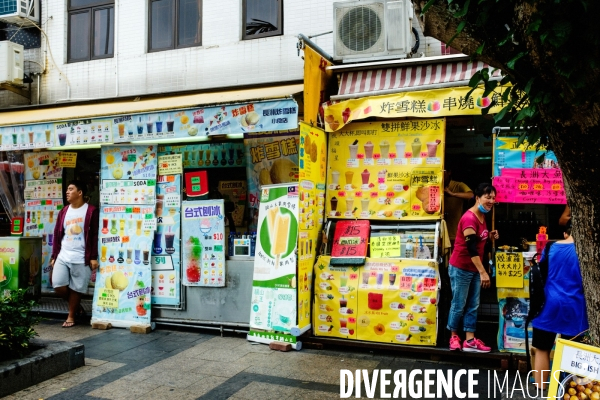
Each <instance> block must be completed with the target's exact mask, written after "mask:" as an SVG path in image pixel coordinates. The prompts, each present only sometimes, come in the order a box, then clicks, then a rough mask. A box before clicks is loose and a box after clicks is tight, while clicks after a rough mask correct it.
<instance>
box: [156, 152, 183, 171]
mask: <svg viewBox="0 0 600 400" xmlns="http://www.w3.org/2000/svg"><path fill="white" fill-rule="evenodd" d="M181 173H183V166H182V162H181V154H170V155H166V156H159V157H158V174H159V175H177V174H181Z"/></svg>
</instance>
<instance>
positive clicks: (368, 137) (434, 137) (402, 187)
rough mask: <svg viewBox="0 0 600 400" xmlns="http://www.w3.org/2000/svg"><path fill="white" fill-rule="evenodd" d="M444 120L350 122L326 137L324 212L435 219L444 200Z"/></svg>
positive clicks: (335, 215)
mask: <svg viewBox="0 0 600 400" xmlns="http://www.w3.org/2000/svg"><path fill="white" fill-rule="evenodd" d="M445 132H446V121H445V119H444V118H435V119H418V120H403V121H392V122H387V121H382V122H362V123H353V124H349V125H347V126H346V127H344V128H343V129H341V130H340V131H339V132H335V133H332V134H330V136H329V142H330V143H329V154H328V162H329V166H328V181H327V182H328V187H327V202H326V206H327V215H328V216H329V217H330V218H347V219H356V218H361V219H371V220H375V219H376V220H386V221H398V220H400V219H410V220H418V219H437V218H439V217H440V213H441V204H442V202H443V192H444V190H443V186H442V185H443V183H442V177H443V174H442V168H443V165H444V145H445Z"/></svg>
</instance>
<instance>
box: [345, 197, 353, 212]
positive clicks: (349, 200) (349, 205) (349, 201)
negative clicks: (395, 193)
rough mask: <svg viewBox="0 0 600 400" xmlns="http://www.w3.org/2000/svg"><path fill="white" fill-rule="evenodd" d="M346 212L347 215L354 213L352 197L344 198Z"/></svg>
mask: <svg viewBox="0 0 600 400" xmlns="http://www.w3.org/2000/svg"><path fill="white" fill-rule="evenodd" d="M346 211H347V212H349V213H352V212H353V211H354V197H346Z"/></svg>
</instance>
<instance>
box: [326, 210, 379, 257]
mask: <svg viewBox="0 0 600 400" xmlns="http://www.w3.org/2000/svg"><path fill="white" fill-rule="evenodd" d="M370 230H371V225H370V223H369V221H367V220H358V221H356V220H352V221H338V222H337V223H336V224H335V232H334V234H333V246H332V247H331V264H332V265H363V264H364V263H365V258H366V257H367V244H368V242H369V233H370Z"/></svg>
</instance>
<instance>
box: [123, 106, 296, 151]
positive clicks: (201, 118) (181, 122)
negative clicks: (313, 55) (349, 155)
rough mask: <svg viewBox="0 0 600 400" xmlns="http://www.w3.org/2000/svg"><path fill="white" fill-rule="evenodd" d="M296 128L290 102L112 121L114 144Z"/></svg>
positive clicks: (166, 113)
mask: <svg viewBox="0 0 600 400" xmlns="http://www.w3.org/2000/svg"><path fill="white" fill-rule="evenodd" d="M297 127H298V104H296V102H295V101H294V100H291V99H289V100H276V101H264V102H257V103H245V104H243V103H241V104H240V103H236V104H235V105H227V106H214V107H205V108H196V109H190V110H179V111H174V112H157V113H151V114H138V115H121V116H119V117H115V118H114V119H113V120H112V128H113V131H114V132H115V135H114V138H115V142H133V141H136V140H149V139H170V138H190V137H203V136H207V135H216V134H218V135H226V134H228V133H240V132H264V131H274V130H286V129H295V128H297Z"/></svg>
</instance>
